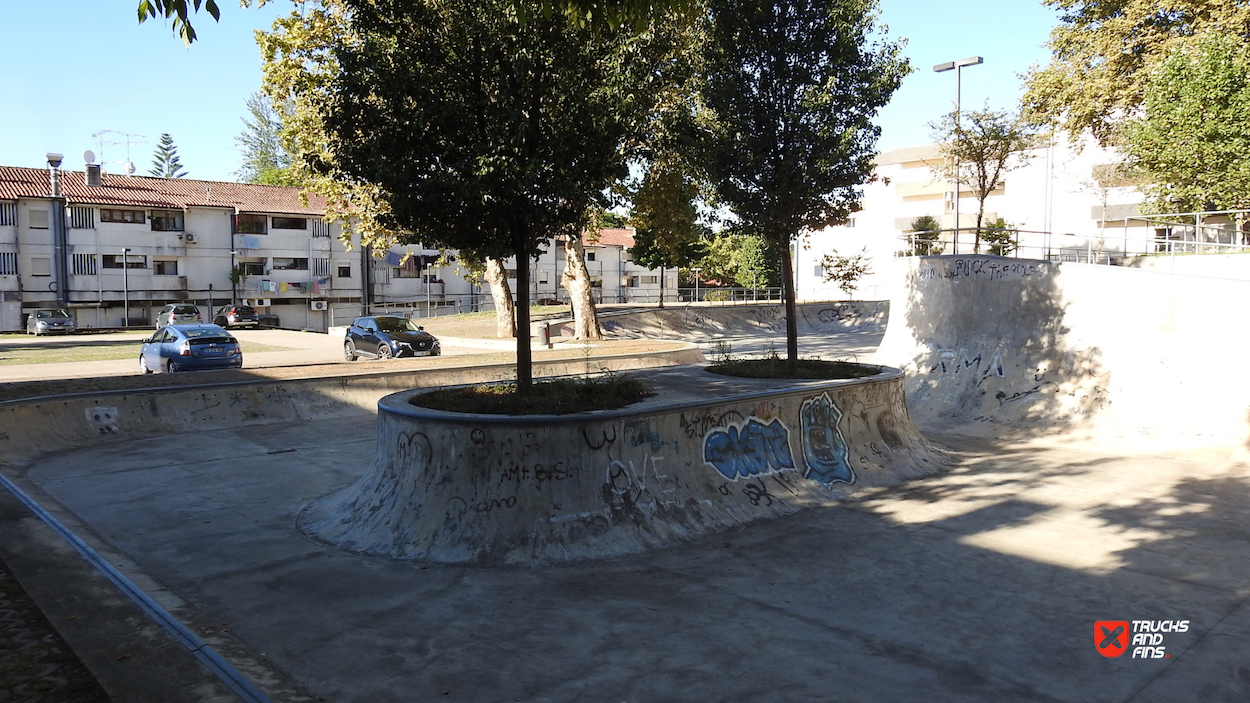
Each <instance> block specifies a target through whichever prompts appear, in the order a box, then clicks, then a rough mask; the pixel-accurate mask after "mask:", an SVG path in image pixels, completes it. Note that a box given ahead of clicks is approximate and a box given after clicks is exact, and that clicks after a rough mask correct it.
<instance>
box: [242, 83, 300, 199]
mask: <svg viewBox="0 0 1250 703" xmlns="http://www.w3.org/2000/svg"><path fill="white" fill-rule="evenodd" d="M247 111H248V112H249V113H251V115H252V119H251V120H248V119H247V118H246V117H245V118H241V119H242V120H243V131H242V132H240V133H239V135H238V136H236V137H235V138H234V143H235V144H236V145H238V147H239V148H240V149H242V150H243V165H242V166H240V167H239V170H238V171H235V175H236V176H238V177H239V179H240V180H241V181H243V182H244V183H260V184H263V185H273V186H298V185H303V183H302V181H301V180H300V178H299V177H298V176H297V175H295V174H294V173H293V171H292V169H291V157H290V156H289V155H288V154H287V152H286V148H285V147H283V145H282V113H281V112H279V111H278V110H276V109H274V106H273V103H272V102H271V101H270V100H269V96H267V95H265V94H264V93H261V92H257V93H252V94H251V95H250V96H248V98H247Z"/></svg>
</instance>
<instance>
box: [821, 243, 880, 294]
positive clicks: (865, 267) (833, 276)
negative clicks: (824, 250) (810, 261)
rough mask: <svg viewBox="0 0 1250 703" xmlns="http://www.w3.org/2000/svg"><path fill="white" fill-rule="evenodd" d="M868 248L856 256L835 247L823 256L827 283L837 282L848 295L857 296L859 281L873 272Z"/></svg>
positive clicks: (822, 260)
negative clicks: (841, 252)
mask: <svg viewBox="0 0 1250 703" xmlns="http://www.w3.org/2000/svg"><path fill="white" fill-rule="evenodd" d="M869 261H870V259H869V257H868V255H867V253H866V250H860V252H859V253H858V254H856V255H854V256H843V255H841V254H839V253H838V251H837V250H836V249H835V250H833V251H832V252H831V253H829V254H825V255H824V256H823V257H821V260H820V265H821V268H822V269H824V272H825V283H837V284H838V287H839V288H841V289H842V292H843V293H846V294H847V296H848V297H851V298H853V297H855V291H857V290H859V281H860V279H862V278H863V277H864V276H867V275H869V274H870V273H872V268H871V267H870V266H869Z"/></svg>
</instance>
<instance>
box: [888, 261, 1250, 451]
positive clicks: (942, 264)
mask: <svg viewBox="0 0 1250 703" xmlns="http://www.w3.org/2000/svg"><path fill="white" fill-rule="evenodd" d="M1248 295H1250V282H1245V281H1236V280H1219V279H1204V278H1196V277H1191V276H1175V275H1170V274H1167V273H1164V272H1158V271H1143V270H1136V269H1129V268H1124V267H1118V266H1093V265H1088V264H1072V263H1068V264H1061V263H1055V262H1046V261H1033V260H1025V259H1004V258H1000V257H993V256H958V257H949V256H947V257H921V258H918V259H913V260H912V265H911V269H910V271H909V272H908V274H907V281H906V285H905V286H904V289H903V291H902V293H901V295H900V297H899V299H897V300H894V301H892V303H891V306H892V307H891V319H890V324H889V327H888V328H887V331H886V334H885V338H884V339H883V340H882V343H881V346H880V348H879V349H878V352H877V355H876V357H875V362H876V363H880V364H887V365H890V366H897V367H900V368H902V369H903V370H904V371H906V372H907V373H908V380H907V399H908V406H909V407H910V409H911V413H912V416H913V417H914V418H915V421H916V423H917V424H919V425H920V426H921V427H925V428H932V429H939V430H950V431H956V432H964V433H969V434H987V435H988V434H1001V433H1003V432H1004V431H1021V432H1026V433H1040V432H1047V433H1050V432H1065V431H1071V430H1089V431H1090V432H1091V433H1097V434H1098V435H1099V436H1103V435H1106V436H1108V437H1110V436H1113V435H1114V436H1123V437H1130V438H1131V437H1140V438H1149V437H1158V438H1166V439H1167V440H1168V441H1169V443H1171V442H1173V441H1192V442H1198V443H1211V442H1217V443H1227V442H1236V443H1242V442H1244V441H1245V439H1246V437H1247V431H1248V428H1250V425H1248V424H1247V418H1248V417H1250V380H1248V378H1247V375H1246V374H1244V373H1241V372H1238V371H1236V363H1237V361H1238V359H1239V358H1240V355H1241V354H1242V353H1243V352H1244V350H1245V347H1246V339H1247V335H1246V333H1245V325H1244V324H1243V323H1240V322H1238V321H1236V320H1235V319H1232V318H1230V316H1229V312H1230V310H1235V309H1237V308H1239V307H1240V306H1241V304H1242V301H1244V300H1246V299H1247V296H1248Z"/></svg>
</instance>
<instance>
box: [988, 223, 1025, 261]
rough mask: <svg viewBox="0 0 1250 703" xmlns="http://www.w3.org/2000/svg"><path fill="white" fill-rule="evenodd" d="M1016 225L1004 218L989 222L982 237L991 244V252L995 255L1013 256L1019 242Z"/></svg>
mask: <svg viewBox="0 0 1250 703" xmlns="http://www.w3.org/2000/svg"><path fill="white" fill-rule="evenodd" d="M1018 236H1019V235H1018V234H1017V232H1016V229H1015V226H1014V225H1012V224H1011V223H1010V222H1008V221H1006V220H1004V219H1003V218H1001V217H1000V218H998V219H997V220H995V221H993V222H991V223H989V224H987V225H986V226H985V231H984V232H983V233H982V234H981V239H983V240H985V243H986V244H988V245H989V250H990V251H989V253H991V254H993V255H994V256H1011V253H1012V252H1014V251H1015V250H1016V247H1017V245H1018V243H1019V238H1018Z"/></svg>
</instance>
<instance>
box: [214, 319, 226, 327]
mask: <svg viewBox="0 0 1250 703" xmlns="http://www.w3.org/2000/svg"><path fill="white" fill-rule="evenodd" d="M213 324H214V325H217V326H218V327H225V326H226V318H224V317H219V318H217V319H215V320H213Z"/></svg>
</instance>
